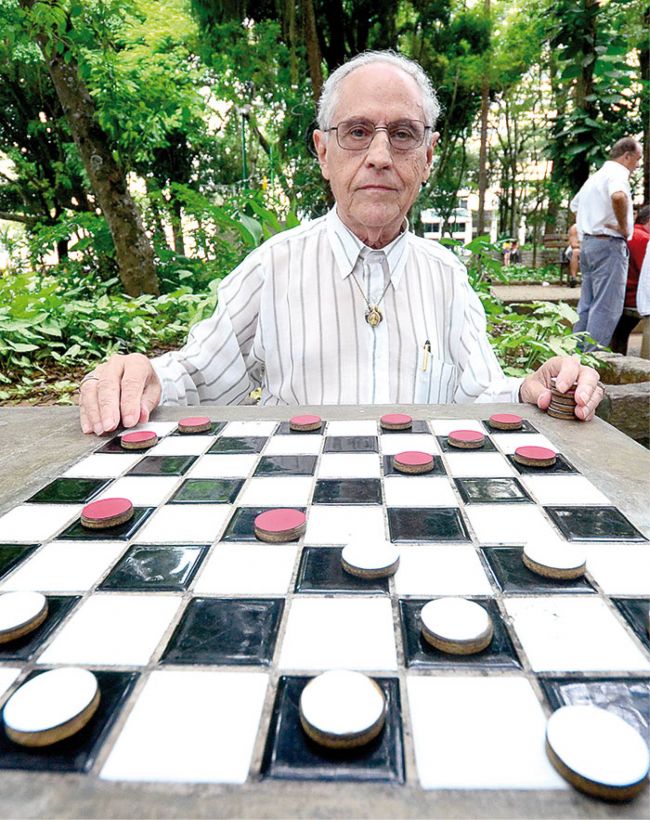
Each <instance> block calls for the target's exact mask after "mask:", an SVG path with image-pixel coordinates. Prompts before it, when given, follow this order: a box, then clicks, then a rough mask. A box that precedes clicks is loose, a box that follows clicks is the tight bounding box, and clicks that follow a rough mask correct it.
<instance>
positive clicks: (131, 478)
mask: <svg viewBox="0 0 650 820" xmlns="http://www.w3.org/2000/svg"><path fill="white" fill-rule="evenodd" d="M147 427H148V428H152V429H155V430H156V432H157V433H158V434H159V435H160V442H159V444H158V445H156V447H154V448H153V449H151V450H148V451H146V452H145V453H142V454H140V453H132V452H124V451H122V450H121V448H120V445H119V442H118V441H117V440H116V439H115V440H112V441H108V442H101V444H99V445H98V447H97V450H96V451H95V452H94V453H93V454H91V455H90V456H87V457H84V458H82V459H81V460H80V461H78V462H77V463H76V464H73V465H71V466H70V467H69V468H68V469H67V470H65V471H64V472H62V473H61V475H60V477H59V478H57V479H56V480H55V481H53V482H50V483H49V484H48V485H46V486H44V487H42V488H41V490H40V491H39V492H37V493H36V494H35V495H33V496H32V497H30V498H29V499H28V500H27V501H26V502H25V503H23V504H21V505H19V506H18V507H15V508H14V509H12V510H10V511H9V512H7V513H6V514H4V515H3V516H1V517H0V592H2V591H8V590H14V589H33V590H40V591H42V592H44V593H46V594H47V595H48V598H49V603H50V613H51V614H50V616H49V618H48V620H47V621H46V622H45V623H44V624H43V625H42V627H40V628H39V629H38V631H37V632H36V633H35V634H33V635H31V636H29V637H28V638H25V639H23V640H20V641H17V642H14V643H13V644H6V645H5V646H3V647H0V703H1V702H2V701H3V700H4V699H6V697H8V696H9V695H10V694H11V692H13V691H14V690H15V688H16V687H17V686H19V685H20V684H21V683H22V682H23V680H25V679H26V678H28V677H29V676H31V675H34V674H38V673H39V672H40V671H42V670H44V669H48V668H52V667H56V666H59V665H68V664H76V665H81V666H85V667H88V668H91V669H93V670H94V671H96V672H97V674H98V678H99V681H100V686H101V691H102V703H101V707H100V709H99V711H98V712H97V714H96V716H95V717H94V718H93V720H92V721H91V723H90V724H89V726H88V727H87V728H86V729H85V730H83V731H82V732H81V733H80V734H79V735H77V736H76V737H74V738H72V739H70V740H68V741H64V742H62V743H59V744H57V745H56V746H54V747H51V748H49V749H47V750H27V749H23V748H20V747H18V746H15V745H13V744H12V743H11V741H9V740H8V739H7V737H6V736H5V734H4V731H2V730H1V729H0V769H17V770H41V771H43V770H47V771H61V772H79V773H86V776H87V777H89V778H99V779H101V780H105V781H109V780H110V781H164V782H180V783H230V784H244V783H246V782H249V783H250V782H251V781H256V780H258V779H262V780H267V781H278V780H283V781H292V780H293V781H297V780H308V779H317V780H320V781H346V780H348V781H349V780H352V781H363V782H367V783H377V782H384V783H390V784H394V785H396V786H397V787H404V788H406V787H411V786H412V787H415V788H417V789H422V790H435V789H461V790H464V789H520V790H531V789H534V790H555V789H558V790H565V789H568V788H569V787H568V786H567V784H566V783H565V782H564V780H562V779H561V778H560V777H559V775H557V774H556V772H555V770H554V769H553V768H552V767H551V765H550V763H549V762H548V760H547V758H546V755H545V753H544V729H545V722H546V717H547V716H548V714H550V712H551V711H552V710H553V709H556V708H558V707H559V706H560V705H563V704H564V703H584V702H593V703H597V704H598V705H601V706H604V707H605V708H609V709H612V710H614V711H616V712H617V713H618V714H621V715H622V716H623V717H625V719H626V720H628V721H629V722H630V723H632V724H633V725H635V726H636V728H637V729H639V730H640V731H641V732H643V733H646V734H647V732H648V712H649V705H650V687H649V685H648V682H647V679H648V673H649V672H650V641H649V639H648V634H647V619H648V605H649V602H650V580H649V579H650V545H649V544H648V543H647V541H646V540H645V538H644V537H643V535H642V534H641V533H640V532H639V531H638V530H637V529H636V528H635V527H634V525H633V524H632V523H631V522H630V521H629V520H628V519H627V518H626V517H625V516H624V515H623V514H622V513H621V512H620V511H619V510H618V509H616V507H614V506H613V505H612V504H611V503H610V502H609V501H608V499H607V498H606V497H605V496H604V495H603V494H602V493H601V492H600V491H599V490H598V489H597V488H596V487H595V486H593V485H592V484H591V483H590V482H589V481H588V480H587V479H586V478H585V477H584V476H582V475H581V474H580V473H579V472H578V471H577V470H576V469H575V467H574V466H573V465H572V463H571V458H570V456H568V455H566V454H560V456H559V458H558V461H557V464H556V466H555V467H553V468H548V469H542V470H539V469H538V470H533V469H530V468H525V467H521V466H519V465H518V464H517V463H516V462H515V461H514V460H513V459H512V453H513V452H514V449H515V448H516V447H517V446H519V445H520V444H523V443H526V444H541V445H543V446H551V447H553V444H552V442H550V441H549V440H548V439H547V438H546V437H545V436H542V435H541V434H539V433H538V432H537V431H536V429H535V427H534V426H533V425H532V424H531V423H530V422H525V427H524V431H523V432H522V431H518V432H516V433H515V432H510V433H509V432H495V431H493V430H491V429H490V428H489V427H488V426H487V425H485V424H483V423H481V422H478V421H476V420H468V419H465V420H463V419H460V418H457V419H453V420H449V419H447V420H441V419H439V420H436V419H430V420H428V421H417V422H415V423H414V426H413V429H412V431H410V432H384V431H382V430H381V429H380V426H379V424H378V421H377V420H375V419H371V420H367V419H366V420H363V421H352V420H350V421H331V422H329V423H326V424H325V425H324V427H323V430H322V431H321V432H320V433H292V432H291V431H290V430H289V426H288V424H287V423H286V422H275V421H239V422H229V423H225V422H219V423H215V424H214V425H213V427H212V429H211V430H210V432H209V433H205V434H199V435H192V436H187V435H186V436H181V435H179V434H178V432H177V430H176V423H175V422H158V423H152V424H150V425H147ZM459 428H469V429H481V430H482V431H483V432H485V433H486V444H485V447H484V448H483V449H482V450H480V451H472V452H462V451H458V450H455V451H454V450H452V449H451V448H449V447H448V445H447V441H446V436H447V434H448V433H449V432H450V431H452V430H454V429H459ZM406 449H408V450H413V449H420V450H426V451H428V452H432V453H434V454H435V469H434V471H433V472H432V473H430V474H426V475H421V476H404V475H402V474H399V473H397V472H395V470H394V469H393V467H392V463H391V456H392V455H394V454H395V453H398V452H400V451H402V450H406ZM554 449H557V448H554ZM115 495H120V496H127V497H128V498H130V499H131V500H132V501H133V504H134V506H135V507H136V515H135V517H134V519H132V520H131V521H130V522H128V523H127V524H124V525H122V526H120V527H116V528H114V529H113V530H111V531H101V532H88V531H87V530H84V529H83V528H82V527H81V526H80V524H79V514H80V510H81V508H82V506H83V505H84V504H85V503H87V502H88V501H89V500H91V499H97V498H102V497H108V496H115ZM273 506H283V507H296V508H300V509H304V510H306V511H307V519H308V523H307V530H306V533H305V536H304V538H303V539H301V540H300V541H298V542H293V543H286V544H266V543H262V542H260V541H258V540H257V539H256V538H255V536H254V534H253V528H252V523H253V520H254V518H255V516H256V515H257V514H258V513H259V512H260V511H262V510H264V509H267V508H269V507H273ZM530 533H534V534H535V536H536V537H540V536H543V535H544V534H546V535H547V536H548V537H549V538H553V539H560V540H563V541H573V542H579V543H580V544H581V545H583V546H584V547H585V549H586V552H587V566H588V574H587V576H586V578H584V579H581V580H579V581H568V582H553V581H549V580H545V579H542V578H539V577H537V576H535V575H534V574H532V573H531V572H529V571H528V570H527V569H526V567H524V565H523V564H522V562H521V550H522V545H523V543H524V542H525V541H526V539H527V538H528V537H529V535H530ZM353 534H363V535H365V536H366V537H368V538H369V539H373V538H375V539H384V538H390V539H391V540H393V541H395V542H397V543H398V544H399V545H400V549H401V563H400V568H399V570H398V572H397V574H396V575H395V576H394V577H393V578H391V579H389V580H378V581H377V580H376V581H368V582H365V581H362V580H359V579H356V578H354V577H352V576H349V575H347V574H346V573H344V572H343V571H342V570H341V567H340V551H341V547H342V545H343V544H344V543H345V542H346V541H347V540H348V538H349V537H350V536H351V535H353ZM445 595H455V596H464V597H470V598H473V599H475V600H477V601H479V602H481V603H482V604H483V605H484V606H486V607H487V608H488V610H489V611H490V613H491V615H492V617H493V620H494V624H495V637H494V640H493V642H492V644H491V645H490V647H489V648H488V649H486V650H484V651H483V652H482V653H480V654H478V655H475V656H466V657H460V656H450V655H444V654H443V653H440V652H437V651H436V650H434V649H432V648H430V647H429V646H428V645H427V644H425V643H423V641H422V639H421V638H420V634H419V612H420V610H421V608H422V606H423V605H424V604H425V603H426V601H428V600H430V599H431V598H435V597H439V596H445ZM338 667H347V668H352V669H358V670H363V671H365V672H367V673H368V674H370V675H372V676H373V677H374V678H375V679H376V680H377V682H378V683H379V685H380V686H381V687H382V689H383V690H384V692H385V694H386V697H387V702H388V720H387V724H386V727H385V729H384V731H383V732H382V734H381V735H380V736H379V737H378V738H377V739H376V741H374V742H373V743H372V744H371V745H370V747H367V748H365V749H363V750H360V751H356V752H354V753H351V752H347V753H342V752H338V753H332V752H330V753H328V752H324V751H322V750H319V749H318V748H317V747H315V746H314V745H313V744H312V743H311V742H310V741H309V740H308V739H307V738H306V736H305V735H304V734H303V732H302V730H301V728H300V724H299V720H298V700H299V696H300V692H301V690H302V688H303V687H304V685H305V683H306V682H307V681H308V680H309V678H310V676H312V675H314V674H317V673H318V672H320V671H323V670H326V669H330V668H338ZM255 750H257V753H255ZM260 750H261V753H259V752H260ZM407 755H411V756H412V757H413V759H414V760H415V767H414V769H413V775H412V776H411V775H408V774H407V769H408V767H407V766H405V758H406V756H407Z"/></svg>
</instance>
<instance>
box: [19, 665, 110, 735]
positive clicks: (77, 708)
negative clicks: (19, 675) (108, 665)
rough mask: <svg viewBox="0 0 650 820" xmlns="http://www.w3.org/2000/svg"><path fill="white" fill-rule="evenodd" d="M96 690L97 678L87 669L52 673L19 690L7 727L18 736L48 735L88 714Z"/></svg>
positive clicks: (36, 677) (45, 674)
mask: <svg viewBox="0 0 650 820" xmlns="http://www.w3.org/2000/svg"><path fill="white" fill-rule="evenodd" d="M97 689H98V684H97V678H96V677H95V676H94V675H93V673H92V672H90V671H88V670H87V669H79V668H77V667H74V668H64V669H51V670H50V671H49V672H43V673H42V674H40V675H36V676H35V677H33V678H31V679H30V680H28V681H27V683H24V684H23V685H22V686H21V687H20V688H19V689H17V690H16V692H15V693H14V694H13V695H12V696H11V698H10V699H9V700H8V701H7V705H6V706H5V709H4V720H5V723H6V724H7V726H8V727H10V728H11V729H13V730H14V731H17V732H27V733H30V734H31V733H35V732H45V731H49V730H51V729H54V728H55V727H57V726H61V725H62V724H64V723H68V722H69V721H71V720H73V719H74V718H76V717H77V716H78V715H80V714H81V712H83V711H85V710H86V709H87V708H88V707H89V706H90V704H91V703H92V701H93V700H94V698H95V696H96V695H97Z"/></svg>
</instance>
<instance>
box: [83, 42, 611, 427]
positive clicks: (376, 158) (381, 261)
mask: <svg viewBox="0 0 650 820" xmlns="http://www.w3.org/2000/svg"><path fill="white" fill-rule="evenodd" d="M438 112H439V107H438V103H437V100H436V96H435V93H434V92H433V89H432V88H431V85H430V83H429V80H428V78H427V77H426V75H425V74H424V72H423V71H422V69H421V68H420V67H419V66H418V65H417V64H416V63H413V62H411V61H408V60H405V59H404V58H402V57H399V56H397V55H395V54H392V53H389V52H380V53H369V54H362V55H359V56H357V57H356V58H354V59H353V60H351V61H350V62H348V63H346V64H345V65H343V66H341V67H340V68H339V69H337V71H335V72H334V73H333V74H332V75H331V76H330V77H329V79H328V81H327V83H326V84H325V86H324V89H323V94H322V97H321V100H320V103H319V112H318V121H319V130H317V131H316V132H315V135H314V144H315V147H316V151H317V154H318V160H319V163H320V167H321V171H322V174H323V176H324V178H325V179H326V180H328V182H329V183H330V186H331V188H332V192H333V194H334V197H335V199H336V207H335V208H333V209H332V211H330V213H329V214H328V215H327V216H325V217H321V218H320V219H317V220H314V221H313V222H309V223H306V224H304V225H301V226H300V227H298V228H295V229H293V230H291V231H286V232H284V233H282V234H279V235H277V236H275V237H273V238H272V239H270V240H269V241H267V242H265V243H264V244H263V245H262V246H260V247H259V248H258V249H256V250H255V251H253V252H252V253H251V254H249V256H248V257H247V258H246V259H245V260H244V261H243V262H242V264H241V265H239V267H238V268H237V269H236V270H235V271H233V272H232V273H231V274H230V275H229V276H227V277H226V278H225V279H224V280H223V282H222V283H221V285H220V289H219V304H218V307H217V310H216V311H215V314H214V316H212V317H211V318H210V319H207V320H205V321H204V322H200V323H199V324H197V325H195V326H194V327H193V328H192V330H191V332H190V336H189V339H188V342H187V344H186V345H185V347H183V348H182V349H181V350H180V351H175V352H172V353H168V354H166V355H164V356H162V357H160V358H159V359H156V360H153V361H150V360H149V359H147V358H146V357H145V356H142V355H140V354H132V355H129V356H113V357H111V358H110V359H109V360H108V361H107V362H106V363H105V364H103V365H100V366H99V367H97V368H96V369H95V371H94V372H93V373H90V374H89V375H88V376H86V377H85V379H84V381H83V383H82V389H81V400H80V405H81V426H82V429H83V431H84V432H85V433H92V432H94V433H96V434H98V435H99V434H101V433H103V432H108V431H111V430H114V429H115V428H116V427H117V426H118V425H119V424H120V423H122V424H123V425H124V426H125V427H131V426H133V425H134V424H137V423H138V421H146V420H147V419H148V417H149V414H150V413H151V411H152V410H153V409H154V408H155V407H156V406H157V405H158V404H159V403H161V401H162V403H166V404H183V405H185V404H200V403H206V404H237V403H240V402H242V401H244V400H245V399H246V397H247V396H248V394H249V392H250V390H252V389H253V388H254V387H257V386H261V388H262V400H261V401H262V404H266V405H269V404H271V405H272V404H348V403H359V404H366V403H384V404H399V403H411V402H414V403H440V402H470V401H506V402H512V401H519V400H520V401H526V402H530V403H532V404H537V405H538V406H539V407H540V408H542V409H545V408H546V407H547V406H548V404H549V402H550V399H551V393H550V386H551V378H552V377H557V386H558V388H559V389H560V390H566V389H568V388H569V386H571V385H572V384H573V383H574V382H575V381H577V382H578V387H577V389H576V393H575V397H576V403H577V408H576V416H577V417H578V418H579V419H581V420H584V421H588V420H589V419H590V418H591V417H592V416H593V414H594V411H595V409H596V407H597V405H598V403H599V401H600V400H601V398H602V396H603V391H602V389H601V388H600V387H599V386H598V374H597V373H596V371H594V370H592V369H591V368H587V367H583V366H581V365H580V363H579V362H578V361H577V359H574V358H572V357H553V358H552V359H550V360H549V361H548V362H546V363H545V364H544V365H543V366H542V367H540V368H539V369H538V370H537V371H536V372H535V373H533V374H531V375H529V376H528V377H527V378H525V379H523V380H521V379H508V378H506V377H505V376H504V374H503V371H502V370H501V368H500V366H499V364H498V362H497V360H496V357H495V355H494V353H493V351H492V349H491V347H490V344H489V341H488V339H487V335H486V331H485V314H484V312H483V309H482V307H481V304H480V301H479V299H478V297H477V296H476V294H475V293H474V292H473V291H472V289H471V288H470V286H469V283H468V281H467V274H466V272H465V269H464V268H463V266H462V264H461V263H460V262H459V261H458V259H457V258H456V257H455V256H454V254H452V253H451V252H450V251H447V250H446V249H444V248H442V247H441V246H439V245H437V244H436V243H433V242H429V241H427V240H424V239H421V238H418V237H416V236H415V235H414V234H412V233H410V232H409V231H408V222H407V221H406V215H407V213H408V211H409V209H410V207H411V205H412V204H413V203H414V202H415V199H416V198H417V195H418V192H419V190H420V187H421V185H422V184H423V183H424V182H425V181H426V180H427V179H428V177H429V174H430V171H431V163H432V158H433V151H434V148H435V144H436V142H437V140H438V134H437V133H436V132H435V131H434V128H435V122H436V118H437V115H438Z"/></svg>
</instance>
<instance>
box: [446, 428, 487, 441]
mask: <svg viewBox="0 0 650 820" xmlns="http://www.w3.org/2000/svg"><path fill="white" fill-rule="evenodd" d="M449 438H455V439H457V440H458V441H468V442H475V441H483V439H484V438H485V436H484V435H483V433H479V431H478V430H454V431H453V432H452V433H450V434H449Z"/></svg>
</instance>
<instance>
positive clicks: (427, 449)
mask: <svg viewBox="0 0 650 820" xmlns="http://www.w3.org/2000/svg"><path fill="white" fill-rule="evenodd" d="M379 440H380V445H381V451H382V453H383V454H384V455H385V456H394V455H396V454H397V453H404V452H407V451H410V450H417V451H418V452H420V453H435V454H438V453H439V452H440V447H438V442H437V441H436V439H435V437H434V436H428V435H427V434H426V433H409V434H406V433H391V434H390V435H385V436H380V439H379Z"/></svg>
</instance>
